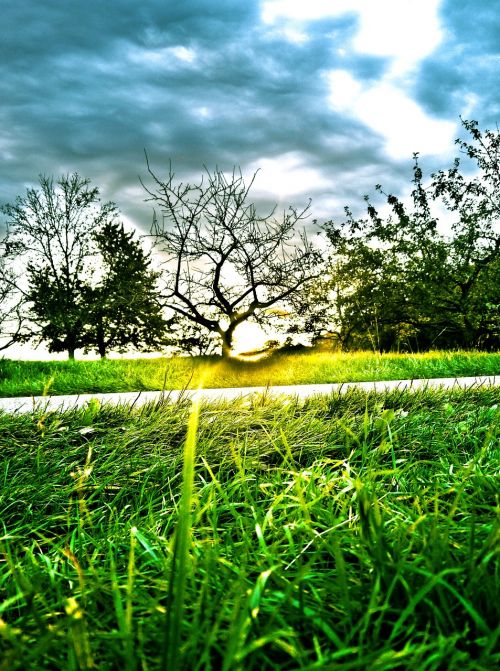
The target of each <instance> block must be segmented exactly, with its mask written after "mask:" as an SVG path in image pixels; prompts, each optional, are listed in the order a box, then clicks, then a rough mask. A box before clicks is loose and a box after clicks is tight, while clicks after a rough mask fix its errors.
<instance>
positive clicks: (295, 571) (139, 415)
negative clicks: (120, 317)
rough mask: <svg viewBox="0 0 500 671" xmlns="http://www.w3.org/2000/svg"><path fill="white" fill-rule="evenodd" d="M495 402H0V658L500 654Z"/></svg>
mask: <svg viewBox="0 0 500 671" xmlns="http://www.w3.org/2000/svg"><path fill="white" fill-rule="evenodd" d="M498 401H499V392H498V389H494V388H489V389H479V390H472V391H460V390H455V391H432V392H431V391H426V392H411V393H408V392H402V391H398V392H394V393H390V394H386V395H377V394H369V395H364V394H362V393H348V394H347V395H345V396H332V397H330V398H324V399H312V400H308V401H306V402H305V403H298V402H297V401H295V400H293V399H290V400H289V401H284V402H283V401H281V402H276V401H271V400H266V399H265V397H262V398H260V399H259V398H255V399H254V400H253V401H248V400H247V401H239V402H236V403H219V404H217V405H206V406H202V408H201V410H200V413H199V418H198V415H197V412H193V409H192V408H191V406H190V405H189V404H188V403H181V404H178V405H172V406H170V405H166V404H165V405H163V404H158V405H156V406H147V407H144V408H142V409H140V410H133V411H131V410H130V409H128V408H126V407H105V408H102V409H100V408H99V407H98V405H97V404H95V403H94V404H93V405H91V406H89V408H87V409H83V410H74V411H71V412H67V413H64V414H58V413H48V414H46V415H41V414H33V415H30V414H27V415H20V416H8V415H3V414H2V415H0V478H1V487H0V520H1V524H2V530H1V531H0V595H1V596H0V618H1V620H0V669H2V670H3V669H9V671H10V670H11V669H23V671H24V669H37V670H38V669H40V670H43V669H62V670H64V671H66V670H70V669H71V670H76V669H91V668H98V669H130V670H132V669H134V670H135V669H144V670H146V669H149V670H156V669H169V670H174V671H175V670H176V669H186V670H188V669H189V670H196V669H200V670H201V669H203V670H205V669H206V670H208V669H211V670H214V671H215V670H216V669H224V670H226V671H233V670H236V671H238V670H240V669H241V670H242V671H243V670H245V671H247V670H250V671H251V670H253V669H258V670H259V671H262V670H266V669H276V670H278V669H279V670H281V669H285V670H286V669H311V670H313V669H318V670H319V669H332V670H341V671H347V670H353V669H354V670H359V671H361V670H365V669H376V670H385V669H400V670H403V669H414V670H415V671H417V670H418V671H420V670H422V669H424V670H426V671H431V670H436V671H437V670H438V669H443V670H444V669H450V670H454V669H457V670H460V671H464V670H469V669H470V670H472V669H475V670H484V671H491V669H493V668H498V666H499V665H500V646H499V637H500V626H499V622H500V601H499V599H498V593H499V588H500V571H499V551H500V547H499V540H500V506H499V500H498V492H499V465H500V445H499V442H500V441H499V418H500V411H499V409H498ZM188 427H189V428H188ZM186 434H187V435H188V438H187V439H186ZM183 465H184V466H183Z"/></svg>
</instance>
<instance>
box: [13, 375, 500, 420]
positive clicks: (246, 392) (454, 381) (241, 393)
mask: <svg viewBox="0 0 500 671" xmlns="http://www.w3.org/2000/svg"><path fill="white" fill-rule="evenodd" d="M499 385H500V375H490V376H480V377H457V378H455V377H445V378H437V379H432V380H390V381H385V382H344V383H342V384H300V385H290V386H279V387H239V388H224V389H201V390H196V389H194V390H193V389H190V390H183V391H180V390H174V391H168V392H161V391H143V392H126V393H121V394H80V395H78V396H22V397H16V398H0V411H1V410H3V411H4V412H31V411H33V410H34V409H43V410H58V411H62V410H71V409H74V408H80V407H84V406H86V405H87V404H88V403H89V401H90V400H91V399H97V400H98V401H99V402H100V403H101V404H103V403H112V404H115V405H118V404H128V405H133V406H134V407H137V406H141V405H144V404H145V403H150V402H152V401H158V400H160V399H161V398H165V399H167V400H168V401H171V402H175V401H177V400H178V399H179V397H183V398H192V399H194V398H200V399H202V400H204V401H217V400H222V399H224V400H231V399H235V398H242V397H245V396H251V395H252V394H267V395H271V396H293V397H298V398H300V399H303V398H307V397H308V396H315V395H317V394H326V395H329V394H345V393H346V392H347V391H348V390H349V389H362V390H364V391H366V392H369V391H377V392H385V391H390V390H392V389H410V390H417V389H426V388H431V387H444V388H447V389H451V388H461V389H468V388H473V387H493V386H494V387H497V386H499ZM499 400H500V398H499Z"/></svg>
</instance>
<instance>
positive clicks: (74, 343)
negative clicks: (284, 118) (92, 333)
mask: <svg viewBox="0 0 500 671" xmlns="http://www.w3.org/2000/svg"><path fill="white" fill-rule="evenodd" d="M98 194H99V190H98V189H97V188H96V187H91V186H90V180H88V179H85V178H82V177H80V176H79V175H78V174H77V173H74V174H72V175H66V176H63V177H61V179H60V180H58V181H57V182H56V183H54V181H53V178H50V177H46V176H43V175H42V176H40V189H34V188H30V189H28V190H27V192H26V195H25V196H24V197H18V198H17V199H16V201H15V203H13V204H7V205H4V206H2V208H1V211H2V212H3V213H4V214H6V215H7V217H8V222H7V235H6V238H5V240H4V244H5V248H6V255H5V258H6V259H8V260H10V261H15V262H16V264H18V265H22V266H23V267H25V268H26V270H27V273H26V277H27V280H28V283H27V284H26V282H25V281H24V282H23V279H22V278H19V279H18V281H17V282H16V289H17V290H18V291H19V292H21V294H22V296H23V306H24V309H25V316H26V317H28V318H29V320H30V322H31V324H32V327H31V329H30V330H29V331H28V332H25V333H24V334H18V336H17V340H18V341H24V342H26V341H28V340H36V341H38V343H40V342H42V341H45V342H47V343H48V348H49V351H50V352H62V351H67V352H68V356H69V358H74V355H75V350H76V349H77V348H78V347H81V346H82V345H83V344H84V341H83V335H84V333H83V326H84V324H85V309H84V301H83V292H84V290H85V288H86V285H87V281H88V278H87V276H86V275H87V272H88V269H89V267H90V266H89V261H90V260H91V259H92V257H93V254H94V251H93V249H92V233H93V232H94V231H95V230H96V229H97V228H99V227H100V226H102V225H103V224H105V223H106V222H108V221H112V220H113V219H114V217H115V216H116V208H115V205H114V204H113V203H105V204H103V205H101V204H100V202H99V198H98Z"/></svg>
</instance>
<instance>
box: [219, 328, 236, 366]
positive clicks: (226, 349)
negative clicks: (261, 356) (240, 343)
mask: <svg viewBox="0 0 500 671" xmlns="http://www.w3.org/2000/svg"><path fill="white" fill-rule="evenodd" d="M235 328H236V326H233V325H230V326H229V328H228V329H227V331H222V332H221V334H220V336H221V338H222V358H223V359H230V358H231V352H232V345H233V333H234V329H235Z"/></svg>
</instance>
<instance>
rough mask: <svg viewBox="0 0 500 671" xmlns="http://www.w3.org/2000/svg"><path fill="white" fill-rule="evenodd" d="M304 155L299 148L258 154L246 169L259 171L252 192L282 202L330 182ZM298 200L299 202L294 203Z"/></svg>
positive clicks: (250, 172)
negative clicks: (282, 152) (273, 154)
mask: <svg viewBox="0 0 500 671" xmlns="http://www.w3.org/2000/svg"><path fill="white" fill-rule="evenodd" d="M306 161H307V158H306V157H303V156H301V154H299V153H298V152H287V153H286V154H281V155H280V156H274V157H272V158H261V159H259V160H257V161H254V162H253V163H251V164H250V165H248V166H247V168H246V170H245V173H246V174H253V173H255V172H256V171H257V170H259V173H258V175H257V178H256V180H255V186H254V192H255V193H256V194H258V195H259V196H264V197H265V196H268V197H269V196H271V197H272V198H274V199H276V197H278V199H279V203H280V204H283V203H284V201H287V200H288V199H289V198H293V197H295V196H300V195H306V194H309V193H311V192H312V191H314V190H316V189H318V188H325V187H328V186H329V185H330V182H329V181H328V180H327V179H326V178H325V176H324V175H323V174H322V173H321V172H320V171H319V170H316V169H315V168H311V167H310V166H308V165H307V163H306ZM294 204H297V205H298V203H294Z"/></svg>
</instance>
